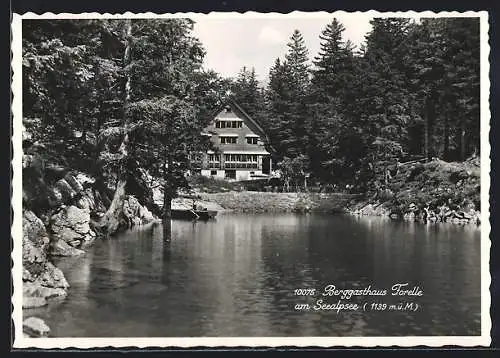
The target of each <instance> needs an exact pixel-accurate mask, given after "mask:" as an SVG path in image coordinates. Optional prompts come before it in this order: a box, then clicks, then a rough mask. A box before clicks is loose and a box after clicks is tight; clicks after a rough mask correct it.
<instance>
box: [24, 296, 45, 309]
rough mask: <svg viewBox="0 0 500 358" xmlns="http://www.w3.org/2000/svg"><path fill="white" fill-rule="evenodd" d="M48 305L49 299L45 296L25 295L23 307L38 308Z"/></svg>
mask: <svg viewBox="0 0 500 358" xmlns="http://www.w3.org/2000/svg"><path fill="white" fill-rule="evenodd" d="M46 305H47V300H46V299H45V298H44V297H27V296H23V309H27V308H38V307H43V306H46Z"/></svg>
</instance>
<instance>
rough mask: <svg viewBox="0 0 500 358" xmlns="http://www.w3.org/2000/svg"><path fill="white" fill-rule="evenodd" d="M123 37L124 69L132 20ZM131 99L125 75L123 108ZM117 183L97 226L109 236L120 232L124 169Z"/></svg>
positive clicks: (121, 150)
mask: <svg viewBox="0 0 500 358" xmlns="http://www.w3.org/2000/svg"><path fill="white" fill-rule="evenodd" d="M124 36H125V44H126V45H125V53H124V56H123V67H126V66H127V65H128V64H129V63H130V60H131V46H132V44H131V40H132V20H131V19H127V20H126V27H125V29H124ZM130 97H131V78H130V74H127V79H126V82H125V97H124V103H123V107H125V106H126V105H127V103H128V102H129V101H130ZM126 124H127V119H126V117H125V116H124V117H123V121H122V126H123V127H125V126H126ZM128 141H129V138H128V134H125V137H124V138H123V140H122V143H121V145H120V148H119V149H118V152H119V153H120V154H121V155H122V163H126V160H125V159H126V157H127V155H128V151H127V145H128ZM118 177H119V181H118V184H117V186H116V190H115V194H114V195H113V199H112V200H111V204H110V206H109V208H108V210H107V211H106V213H105V214H104V216H103V217H102V219H101V221H100V223H99V226H101V227H103V226H107V232H108V234H109V235H112V234H114V233H116V232H117V231H118V230H120V216H121V215H120V213H121V210H122V209H123V201H124V199H125V194H126V193H125V189H126V186H127V178H128V176H127V175H126V171H125V168H123V167H121V168H120V173H119V174H118Z"/></svg>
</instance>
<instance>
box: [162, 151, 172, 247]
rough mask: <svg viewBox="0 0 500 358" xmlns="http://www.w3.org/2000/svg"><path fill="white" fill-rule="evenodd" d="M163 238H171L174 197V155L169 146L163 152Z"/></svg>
mask: <svg viewBox="0 0 500 358" xmlns="http://www.w3.org/2000/svg"><path fill="white" fill-rule="evenodd" d="M163 155H164V156H163V180H164V185H163V215H162V224H163V240H165V241H170V238H171V218H172V198H173V196H174V195H173V194H174V188H173V187H172V185H173V180H172V165H173V160H172V156H171V155H170V153H169V152H168V148H167V146H165V148H164V154H163Z"/></svg>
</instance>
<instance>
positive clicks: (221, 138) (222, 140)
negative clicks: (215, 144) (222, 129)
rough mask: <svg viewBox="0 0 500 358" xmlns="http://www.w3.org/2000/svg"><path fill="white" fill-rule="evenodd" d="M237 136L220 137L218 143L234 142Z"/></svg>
mask: <svg viewBox="0 0 500 358" xmlns="http://www.w3.org/2000/svg"><path fill="white" fill-rule="evenodd" d="M236 138H237V137H222V136H221V137H220V144H236Z"/></svg>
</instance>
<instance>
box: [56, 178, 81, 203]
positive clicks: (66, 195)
mask: <svg viewBox="0 0 500 358" xmlns="http://www.w3.org/2000/svg"><path fill="white" fill-rule="evenodd" d="M53 190H54V193H55V194H56V193H59V195H58V196H60V197H61V200H62V202H63V203H68V202H70V201H71V199H73V198H74V197H75V195H76V194H77V192H76V190H75V189H73V188H72V187H71V185H70V184H69V183H68V182H67V181H66V179H64V178H63V179H59V180H58V181H57V182H56V183H55V184H54V188H53ZM56 195H57V194H56Z"/></svg>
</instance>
